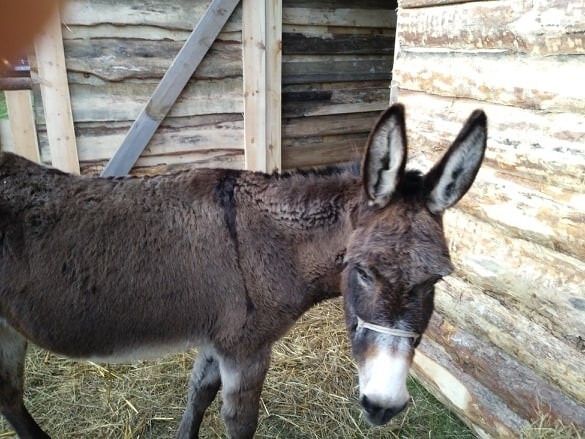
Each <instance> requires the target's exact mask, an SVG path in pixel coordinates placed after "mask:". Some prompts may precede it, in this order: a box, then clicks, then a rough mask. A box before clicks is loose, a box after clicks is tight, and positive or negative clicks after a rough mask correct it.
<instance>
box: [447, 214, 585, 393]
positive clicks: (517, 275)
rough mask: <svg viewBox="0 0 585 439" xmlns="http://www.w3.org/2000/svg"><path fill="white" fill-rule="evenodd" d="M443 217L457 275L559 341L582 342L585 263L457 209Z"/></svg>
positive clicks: (584, 331) (584, 309) (584, 310)
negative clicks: (544, 329) (511, 236)
mask: <svg viewBox="0 0 585 439" xmlns="http://www.w3.org/2000/svg"><path fill="white" fill-rule="evenodd" d="M445 215H446V216H445V232H446V234H447V236H448V237H449V243H450V244H449V245H450V249H451V253H452V255H451V257H452V259H453V262H454V264H455V266H456V267H457V270H458V273H459V274H460V275H462V276H464V277H465V278H466V279H468V280H469V281H471V282H472V283H473V284H475V285H477V286H478V287H480V288H483V289H485V290H487V291H490V292H491V294H493V295H494V297H496V298H498V299H499V300H501V301H506V302H510V306H511V307H514V308H515V309H516V310H517V312H519V313H521V314H522V315H528V316H530V317H531V318H532V319H533V320H534V321H535V322H537V323H540V324H542V325H543V326H545V327H547V328H548V329H549V330H550V331H551V332H552V333H553V334H555V335H556V336H557V337H558V338H560V339H567V340H569V339H572V340H574V339H576V338H578V337H583V338H585V299H584V298H583V295H582V292H583V285H585V262H582V261H579V260H578V259H575V258H571V257H569V256H565V255H563V254H561V253H558V252H555V251H552V250H549V249H546V248H544V247H542V246H540V245H538V244H535V243H533V242H530V241H524V240H522V239H515V238H510V237H508V236H506V235H505V234H503V233H502V232H501V230H498V229H496V228H494V227H493V226H491V225H489V224H487V223H485V222H483V221H479V220H477V219H476V218H475V217H473V216H470V215H467V214H465V213H463V212H461V211H460V210H456V209H455V210H452V211H449V212H447V213H446V214H445ZM584 390H585V389H584Z"/></svg>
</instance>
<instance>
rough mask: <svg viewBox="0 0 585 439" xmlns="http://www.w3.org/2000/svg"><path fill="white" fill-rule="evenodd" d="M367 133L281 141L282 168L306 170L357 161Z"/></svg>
mask: <svg viewBox="0 0 585 439" xmlns="http://www.w3.org/2000/svg"><path fill="white" fill-rule="evenodd" d="M367 138H368V134H367V133H363V134H349V135H341V136H320V137H309V138H305V139H285V140H283V150H282V152H283V167H284V168H285V169H295V168H307V167H315V166H323V165H332V164H337V163H347V162H352V161H355V160H359V159H360V158H361V155H362V151H363V147H364V146H365V144H366V139H367Z"/></svg>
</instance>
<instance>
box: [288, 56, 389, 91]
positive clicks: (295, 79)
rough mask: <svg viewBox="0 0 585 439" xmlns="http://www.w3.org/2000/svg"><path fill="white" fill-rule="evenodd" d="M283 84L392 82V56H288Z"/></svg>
mask: <svg viewBox="0 0 585 439" xmlns="http://www.w3.org/2000/svg"><path fill="white" fill-rule="evenodd" d="M282 61H283V63H282V83H283V84H285V85H288V84H303V83H312V82H334V81H338V82H346V81H383V80H385V81H388V83H389V82H390V78H391V77H392V64H393V60H392V56H391V55H386V56H355V55H354V56H311V55H287V56H283V59H282Z"/></svg>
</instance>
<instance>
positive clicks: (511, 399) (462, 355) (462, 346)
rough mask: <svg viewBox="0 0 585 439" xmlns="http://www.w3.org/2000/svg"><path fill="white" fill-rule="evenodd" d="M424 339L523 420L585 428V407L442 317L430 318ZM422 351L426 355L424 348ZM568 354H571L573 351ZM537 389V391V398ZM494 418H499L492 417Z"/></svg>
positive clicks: (488, 344)
mask: <svg viewBox="0 0 585 439" xmlns="http://www.w3.org/2000/svg"><path fill="white" fill-rule="evenodd" d="M425 337H429V338H431V339H432V340H433V341H435V342H437V343H439V344H440V345H441V346H443V348H444V351H445V353H446V354H448V355H449V360H450V361H452V362H454V363H455V364H456V366H457V367H458V368H459V369H461V370H462V371H463V372H464V373H466V374H467V375H469V376H471V377H473V378H474V379H475V380H477V382H479V383H480V384H482V385H483V386H485V387H486V388H487V389H490V391H491V392H493V393H494V394H496V395H498V397H499V398H501V399H502V400H503V401H504V402H505V403H506V405H507V406H508V407H509V408H510V409H511V410H512V411H514V412H515V413H516V414H517V415H519V416H520V417H521V418H522V419H525V420H527V421H528V422H530V423H533V422H537V421H539V420H540V419H541V417H542V416H547V417H548V418H549V419H550V420H551V421H556V420H561V421H562V422H563V423H564V424H566V425H570V424H574V425H576V426H578V427H580V428H585V406H583V405H581V404H579V403H578V402H577V401H576V400H574V399H573V398H570V397H569V396H567V395H565V394H564V393H563V392H562V391H561V390H560V389H559V388H558V387H556V386H555V385H554V384H552V383H551V382H550V381H548V380H546V379H544V378H542V377H541V376H540V375H538V374H537V373H536V372H535V371H534V370H533V369H531V368H529V367H527V366H526V365H524V364H522V363H521V362H519V361H518V360H516V359H515V358H514V357H513V356H511V355H509V354H507V353H505V352H504V351H502V350H500V349H499V348H497V347H496V346H494V345H493V344H492V343H490V342H488V341H487V340H485V339H482V338H479V337H476V336H474V335H473V334H471V333H469V332H468V331H465V330H463V329H461V328H460V327H458V326H456V325H454V324H453V323H452V322H451V321H449V320H448V319H447V318H445V317H444V316H443V315H441V314H440V313H435V314H434V315H433V317H432V318H431V321H430V324H429V327H428V328H427V330H426V332H425ZM421 350H422V351H423V352H424V350H425V347H424V346H422V347H421ZM567 353H568V354H572V352H570V350H567ZM535 389H538V396H537V397H535V394H534V393H535ZM491 416H494V417H499V416H500V414H499V413H491ZM482 424H485V421H483V422H482Z"/></svg>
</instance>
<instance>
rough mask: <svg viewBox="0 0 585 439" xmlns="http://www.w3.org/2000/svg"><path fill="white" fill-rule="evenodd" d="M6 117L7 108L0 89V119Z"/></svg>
mask: <svg viewBox="0 0 585 439" xmlns="http://www.w3.org/2000/svg"><path fill="white" fill-rule="evenodd" d="M1 119H8V110H7V109H6V97H5V96H4V92H3V91H0V120H1Z"/></svg>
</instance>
